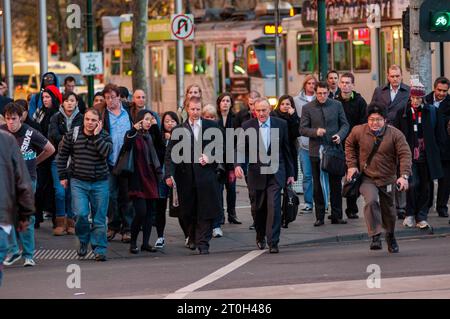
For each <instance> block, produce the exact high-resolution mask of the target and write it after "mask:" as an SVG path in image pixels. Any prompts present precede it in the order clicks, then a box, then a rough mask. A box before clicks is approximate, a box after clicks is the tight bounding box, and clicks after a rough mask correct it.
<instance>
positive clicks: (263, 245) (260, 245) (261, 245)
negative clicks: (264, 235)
mask: <svg viewBox="0 0 450 319" xmlns="http://www.w3.org/2000/svg"><path fill="white" fill-rule="evenodd" d="M256 246H258V248H259V249H261V250H263V249H264V248H266V241H265V240H264V239H263V240H257V241H256Z"/></svg>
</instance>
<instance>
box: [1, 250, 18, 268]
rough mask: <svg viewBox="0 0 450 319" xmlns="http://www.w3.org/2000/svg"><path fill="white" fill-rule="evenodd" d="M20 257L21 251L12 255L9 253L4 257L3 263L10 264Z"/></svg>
mask: <svg viewBox="0 0 450 319" xmlns="http://www.w3.org/2000/svg"><path fill="white" fill-rule="evenodd" d="M20 258H22V253H21V252H18V253H15V254H12V255H9V256H7V257H6V259H5V260H4V261H3V265H5V266H11V265H12V264H14V263H15V262H16V261H18V260H19V259H20Z"/></svg>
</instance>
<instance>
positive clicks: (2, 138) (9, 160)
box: [0, 130, 34, 286]
mask: <svg viewBox="0 0 450 319" xmlns="http://www.w3.org/2000/svg"><path fill="white" fill-rule="evenodd" d="M0 149H1V150H2V151H1V152H0V189H1V190H2V191H1V192H0V286H1V285H2V277H3V261H4V259H5V257H6V254H7V252H8V245H9V240H8V237H9V234H10V233H11V232H13V231H15V230H14V223H15V221H16V220H17V219H18V221H19V222H18V229H19V231H22V230H25V229H27V226H28V219H29V217H30V216H31V215H32V214H33V212H34V193H33V190H32V187H31V178H30V175H29V174H28V170H27V167H26V165H25V162H24V160H23V159H22V154H21V153H20V149H19V146H18V145H17V143H16V141H15V139H14V137H13V136H12V135H10V134H8V133H6V132H3V131H1V130H0Z"/></svg>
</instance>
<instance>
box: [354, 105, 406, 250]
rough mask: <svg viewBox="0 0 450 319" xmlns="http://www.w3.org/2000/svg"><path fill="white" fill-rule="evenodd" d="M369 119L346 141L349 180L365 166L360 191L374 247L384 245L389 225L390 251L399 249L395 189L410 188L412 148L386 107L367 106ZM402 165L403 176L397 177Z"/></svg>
mask: <svg viewBox="0 0 450 319" xmlns="http://www.w3.org/2000/svg"><path fill="white" fill-rule="evenodd" d="M367 114H368V123H366V124H362V125H358V126H356V127H355V128H354V129H353V130H352V131H351V133H350V135H349V136H348V137H347V140H346V141H345V157H346V162H347V167H348V171H347V177H346V178H347V180H351V179H352V177H353V175H354V174H355V173H357V172H359V171H361V168H363V167H364V172H363V176H362V182H361V187H360V188H359V191H360V192H361V194H362V195H363V197H364V202H365V206H364V218H365V221H366V225H367V228H368V233H369V236H370V237H371V238H372V242H371V244H370V249H371V250H380V249H382V245H381V231H382V227H384V228H385V229H386V242H387V245H388V251H389V252H390V253H398V252H399V247H398V244H397V241H396V240H395V236H394V230H395V221H396V210H395V206H394V205H395V195H394V194H395V193H394V189H398V190H399V191H400V192H404V191H406V190H407V189H408V178H409V176H410V175H411V163H412V162H411V151H410V149H409V146H408V143H407V142H406V138H405V136H404V135H403V133H402V132H401V131H399V130H398V129H396V128H395V127H393V126H390V125H386V111H385V109H384V108H383V107H382V106H380V105H377V104H371V105H369V107H368V109H367ZM375 143H377V144H378V146H377V147H378V148H377V149H376V152H375V153H374V155H373V157H372V159H371V161H370V163H369V165H367V166H366V164H367V162H368V158H369V155H370V153H372V150H373V148H374V144H375ZM397 166H399V171H400V174H401V176H400V178H397V169H398V167H397Z"/></svg>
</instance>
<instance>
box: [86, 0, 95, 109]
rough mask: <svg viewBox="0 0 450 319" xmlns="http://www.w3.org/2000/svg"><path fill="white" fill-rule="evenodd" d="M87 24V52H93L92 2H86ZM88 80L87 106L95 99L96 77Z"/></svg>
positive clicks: (88, 0) (90, 77)
mask: <svg viewBox="0 0 450 319" xmlns="http://www.w3.org/2000/svg"><path fill="white" fill-rule="evenodd" d="M86 9H87V14H86V22H87V51H88V52H93V51H94V39H93V34H92V31H93V30H92V0H87V1H86ZM87 80H88V100H87V103H86V104H87V105H91V104H92V101H93V99H94V76H93V75H89V76H88V77H87Z"/></svg>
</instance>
